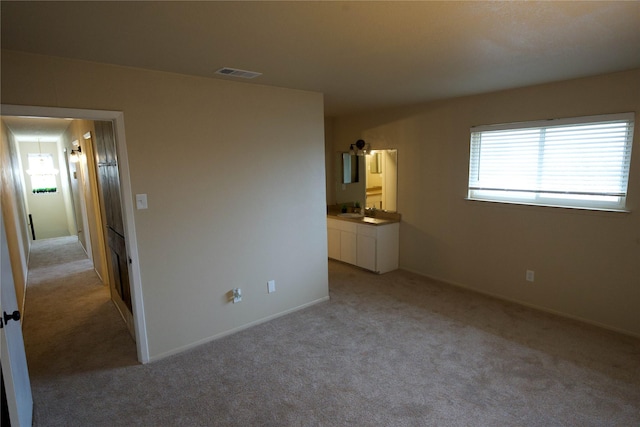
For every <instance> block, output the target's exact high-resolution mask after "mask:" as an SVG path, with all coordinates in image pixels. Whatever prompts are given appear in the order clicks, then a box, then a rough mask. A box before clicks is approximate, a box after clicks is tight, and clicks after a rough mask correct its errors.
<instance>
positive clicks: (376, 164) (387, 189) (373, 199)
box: [365, 149, 398, 212]
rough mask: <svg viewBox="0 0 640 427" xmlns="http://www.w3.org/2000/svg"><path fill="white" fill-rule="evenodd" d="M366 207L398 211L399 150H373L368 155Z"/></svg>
mask: <svg viewBox="0 0 640 427" xmlns="http://www.w3.org/2000/svg"><path fill="white" fill-rule="evenodd" d="M366 170H367V173H366V180H365V182H366V185H365V191H366V197H365V206H366V207H367V208H372V207H375V208H376V209H384V210H386V211H392V212H395V211H396V210H397V197H398V150H397V149H385V150H372V151H371V152H370V153H369V154H367V155H366Z"/></svg>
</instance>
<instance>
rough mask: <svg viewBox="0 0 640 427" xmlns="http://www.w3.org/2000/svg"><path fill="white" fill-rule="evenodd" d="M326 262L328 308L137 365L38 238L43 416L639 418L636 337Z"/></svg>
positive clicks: (68, 245)
mask: <svg viewBox="0 0 640 427" xmlns="http://www.w3.org/2000/svg"><path fill="white" fill-rule="evenodd" d="M329 267H330V271H329V281H330V296H331V300H330V301H329V302H326V303H322V304H318V305H316V306H313V307H310V308H308V309H305V310H302V311H298V312H296V313H293V314H290V315H287V316H284V317H281V318H278V319H275V320H273V321H270V322H268V323H264V324H261V325H258V326H256V327H253V328H250V329H248V330H245V331H242V332H239V333H237V334H234V335H232V336H228V337H225V338H222V339H219V340H217V341H214V342H211V343H209V344H205V345H202V346H200V347H198V348H196V349H194V350H191V351H188V352H185V353H182V354H180V355H176V356H173V357H170V358H167V359H164V360H161V361H158V362H154V363H151V364H148V365H144V366H143V365H139V364H137V363H136V360H135V345H134V343H133V341H132V340H131V338H130V337H129V335H128V333H127V331H126V328H125V327H124V324H123V323H122V321H120V319H119V317H118V316H119V315H118V313H117V312H116V309H115V308H114V307H113V306H112V305H111V303H110V302H109V297H108V293H107V290H106V289H105V288H104V287H102V286H100V285H99V284H98V280H97V278H96V277H95V275H94V274H93V272H92V271H91V266H90V263H88V261H87V260H85V259H84V256H83V253H82V251H81V249H79V246H78V244H77V242H73V240H70V239H55V240H53V241H45V242H44V243H41V244H40V243H38V244H37V245H35V246H34V248H33V254H32V257H31V266H30V268H31V269H30V275H29V288H28V293H27V307H26V312H27V316H26V319H25V324H24V335H25V342H26V347H27V356H28V363H29V368H30V373H31V380H32V388H33V397H34V407H35V416H34V418H35V425H36V426H131V425H143V426H218V425H219V426H347V425H349V426H352V425H353V426H431V425H433V426H638V425H640V340H637V339H634V338H630V337H625V336H622V335H619V334H615V333H612V332H609V331H605V330H601V329H598V328H595V327H591V326H588V325H584V324H581V323H578V322H574V321H569V320H566V319H561V318H558V317H555V316H551V315H548V314H545V313H540V312H537V311H533V310H530V309H527V308H524V307H521V306H517V305H514V304H509V303H505V302H502V301H498V300H495V299H491V298H487V297H484V296H481V295H477V294H474V293H470V292H466V291H463V290H460V289H457V288H454V287H451V286H448V285H445V284H441V283H437V282H434V281H431V280H428V279H425V278H423V277H420V276H418V275H415V274H411V273H407V272H404V271H396V272H392V273H388V274H385V275H381V276H377V275H374V274H371V273H367V272H364V271H362V270H359V269H356V268H353V267H350V266H347V265H343V264H340V263H335V262H330V265H329Z"/></svg>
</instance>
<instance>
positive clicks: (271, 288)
mask: <svg viewBox="0 0 640 427" xmlns="http://www.w3.org/2000/svg"><path fill="white" fill-rule="evenodd" d="M275 291H276V281H275V280H269V281H268V282H267V292H269V293H273V292H275Z"/></svg>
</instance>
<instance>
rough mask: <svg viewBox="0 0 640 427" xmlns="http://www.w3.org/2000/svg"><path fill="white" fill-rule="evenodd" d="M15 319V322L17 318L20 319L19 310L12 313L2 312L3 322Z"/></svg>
mask: <svg viewBox="0 0 640 427" xmlns="http://www.w3.org/2000/svg"><path fill="white" fill-rule="evenodd" d="M12 319H13V320H15V321H16V322H17V321H18V320H20V312H19V311H18V310H16V311H14V312H13V313H11V314H9V313H7V312H6V311H5V312H4V323H5V324H7V323H8V322H9V320H12Z"/></svg>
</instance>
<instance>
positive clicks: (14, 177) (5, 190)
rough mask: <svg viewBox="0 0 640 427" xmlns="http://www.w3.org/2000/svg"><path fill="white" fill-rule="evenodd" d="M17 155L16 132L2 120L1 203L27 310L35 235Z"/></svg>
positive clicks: (20, 296)
mask: <svg viewBox="0 0 640 427" xmlns="http://www.w3.org/2000/svg"><path fill="white" fill-rule="evenodd" d="M17 159H18V154H17V150H16V142H15V139H14V137H13V134H12V133H11V131H9V129H8V128H7V126H6V125H5V123H4V122H1V133H0V164H1V166H2V167H1V168H0V169H1V170H2V171H1V173H2V183H1V197H0V204H2V217H3V220H4V221H5V224H6V227H5V228H6V233H7V243H8V245H9V254H10V258H11V269H12V271H13V280H14V285H15V288H16V298H17V301H18V307H19V308H20V311H21V312H24V299H25V292H26V287H27V268H28V260H29V248H30V244H31V237H30V236H29V234H28V232H27V212H26V209H25V201H24V190H23V187H22V180H21V179H20V165H19V164H18V161H17ZM14 225H17V226H18V227H15V226H14Z"/></svg>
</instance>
